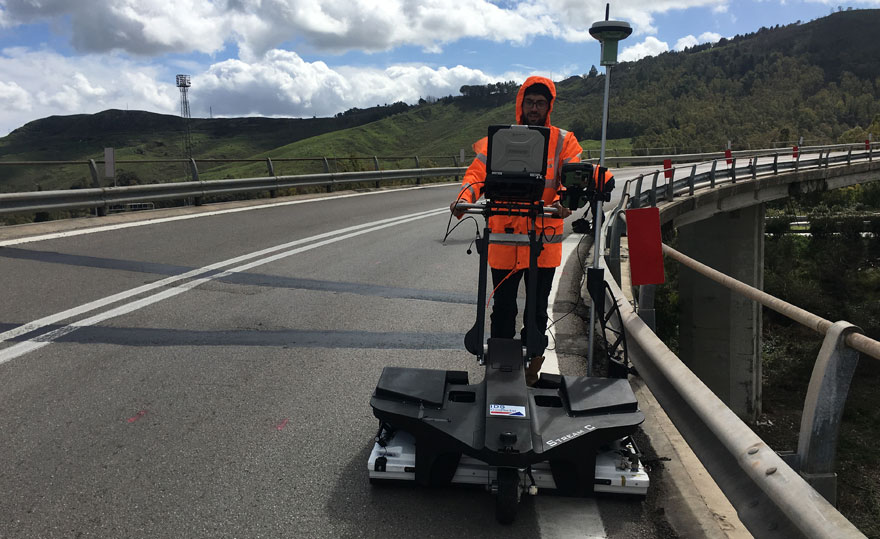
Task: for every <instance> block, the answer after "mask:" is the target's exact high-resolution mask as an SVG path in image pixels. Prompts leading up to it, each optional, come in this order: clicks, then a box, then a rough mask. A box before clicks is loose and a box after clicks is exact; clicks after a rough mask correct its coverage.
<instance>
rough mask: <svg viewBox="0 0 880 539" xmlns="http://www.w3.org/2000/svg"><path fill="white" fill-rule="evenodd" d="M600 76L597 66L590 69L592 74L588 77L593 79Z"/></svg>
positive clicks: (588, 74)
mask: <svg viewBox="0 0 880 539" xmlns="http://www.w3.org/2000/svg"><path fill="white" fill-rule="evenodd" d="M598 74H599V70H598V69H596V66H593V67H591V68H590V72H589V73H587V77H588V78H591V79H592V78H593V77H595V76H597V75H598Z"/></svg>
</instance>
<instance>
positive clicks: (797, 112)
mask: <svg viewBox="0 0 880 539" xmlns="http://www.w3.org/2000/svg"><path fill="white" fill-rule="evenodd" d="M877 28H880V10H853V11H841V12H838V13H834V14H832V15H829V16H827V17H824V18H821V19H817V20H815V21H811V22H809V23H804V24H801V23H795V24H791V25H788V26H783V27H774V28H761V29H759V30H758V31H756V32H754V33H751V34H747V35H743V36H736V37H734V38H732V39H722V40H721V41H719V42H718V43H715V44H704V45H699V46H696V47H692V48H690V49H687V50H685V51H681V52H667V53H664V54H661V55H658V56H655V57H650V58H644V59H642V60H640V61H638V62H628V63H622V64H620V65H618V66H615V67H614V68H613V69H612V70H611V89H612V95H611V103H610V118H609V130H608V136H609V139H613V143H614V144H616V145H617V146H620V147H633V148H636V149H640V148H653V149H654V151H655V152H661V153H663V152H671V151H678V152H681V151H696V150H705V151H708V150H719V149H722V148H724V147H726V145H727V141H728V140H730V141H731V142H732V143H733V145H734V148H747V147H766V146H768V145H770V144H774V143H776V144H781V145H784V144H791V143H793V142H794V141H797V140H798V139H799V138H800V137H804V139H805V141H806V142H807V143H811V142H836V141H858V140H863V139H864V138H865V137H866V136H867V134H868V132H872V133H873V136H874V137H875V140H880V101H878V100H877V96H878V95H880V40H877V39H876V33H877ZM514 89H515V85H513V86H511V85H510V84H509V83H499V84H492V85H486V86H485V87H479V86H468V87H464V88H463V89H462V91H463V93H464V94H465V95H462V96H457V97H452V96H448V97H445V98H441V99H439V100H437V101H436V102H431V103H428V102H424V101H423V102H420V104H418V105H414V106H408V105H406V104H404V103H395V104H394V105H391V106H385V107H373V108H371V109H365V110H359V109H352V110H350V111H346V112H345V113H342V114H338V115H336V117H333V118H312V119H270V118H231V119H222V118H218V119H194V120H192V124H191V129H192V137H193V141H194V147H195V155H196V157H197V158H217V159H233V158H252V157H253V158H261V159H264V158H266V157H271V158H274V159H280V158H301V157H321V156H328V157H352V156H374V155H378V156H391V155H396V156H416V155H418V156H436V157H437V160H436V162H437V164H442V165H449V164H452V159H451V156H452V155H456V154H458V152H459V150H460V149H461V148H465V149H469V148H470V145H471V144H472V143H473V142H474V141H475V140H477V139H478V138H480V137H481V136H483V135H484V134H485V132H486V127H487V126H488V125H490V124H493V123H508V122H512V121H513V120H514V110H513V101H514V94H513V93H512V91H513V90H514ZM557 89H558V93H559V95H558V98H557V101H556V103H554V109H553V122H554V124H556V125H559V126H560V127H565V128H567V129H570V130H572V131H574V132H575V133H576V134H577V135H578V138H579V139H580V140H581V141H582V144H583V145H584V146H585V147H596V146H597V145H598V143H597V142H595V141H597V140H598V139H599V138H600V135H601V119H602V109H601V106H602V96H603V91H604V75H597V74H595V73H593V74H586V75H584V76H576V77H571V78H569V79H566V80H564V81H561V82H559V83H558V84H557ZM182 132H183V124H182V120H181V119H180V118H178V117H175V116H168V115H159V114H152V113H147V112H141V111H120V110H109V111H104V112H102V113H98V114H93V115H76V116H63V117H62V116H53V117H50V118H44V119H41V120H36V121H34V122H30V123H29V124H27V125H25V126H23V127H21V128H19V129H16V130H15V131H13V132H12V133H10V134H9V135H8V136H6V137H3V138H0V160H4V161H10V160H25V159H34V160H66V159H69V160H82V159H88V158H95V159H101V158H102V156H103V148H104V147H106V146H112V147H114V148H117V159H118V160H120V159H147V158H179V157H181V156H182V154H183V150H182V148H183V144H182V138H181V135H182ZM407 159H411V157H407ZM406 163H409V161H406V162H401V166H410V165H407V164H406ZM413 164H414V163H413ZM204 166H205V168H206V169H205V170H204V171H203V172H204V174H203V177H204V178H206V179H211V178H221V177H242V176H252V175H265V174H266V169H265V165H264V164H254V165H240V164H228V165H227V164H217V166H215V167H214V168H212V169H210V170H208V169H207V165H204ZM335 166H339V167H346V168H349V169H351V168H358V167H364V166H366V165H364V163H363V162H361V163H357V162H354V161H352V162H351V163H344V164H341V165H340V164H339V163H336V164H335ZM383 166H388V165H387V164H383ZM130 168H132V170H133V172H132V173H131V174H132V176H131V181H133V182H149V181H162V180H167V179H169V178H176V177H183V176H184V171H183V169H182V167H181V166H180V165H173V166H171V165H169V166H165V165H151V166H146V165H144V166H137V167H130ZM134 168H136V169H137V170H134ZM14 169H17V170H13V167H0V191H3V190H24V189H27V190H29V189H33V188H35V187H36V186H37V185H39V186H40V187H41V188H44V189H45V188H58V187H67V186H71V185H75V184H76V183H77V182H79V184H80V185H86V184H87V183H88V182H89V181H90V180H88V174H87V171H84V170H83V168H82V167H78V168H76V167H59V168H53V169H47V168H46V167H39V168H34V167H30V168H25V167H14ZM305 170H306V169H305V168H304V166H299V165H295V164H284V165H279V166H278V167H276V172H277V173H279V174H292V173H298V172H302V171H305ZM200 171H202V166H200Z"/></svg>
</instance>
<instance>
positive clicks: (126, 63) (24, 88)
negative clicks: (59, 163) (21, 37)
mask: <svg viewBox="0 0 880 539" xmlns="http://www.w3.org/2000/svg"><path fill="white" fill-rule="evenodd" d="M160 77H162V73H160V70H159V69H157V68H156V67H154V66H152V65H150V64H146V63H135V62H133V61H131V60H126V59H122V58H118V57H114V56H102V57H98V56H82V57H74V58H69V57H65V56H62V55H60V54H57V53H54V52H50V51H43V50H40V51H32V50H28V49H26V48H22V47H14V48H8V49H4V50H2V51H0V136H2V135H5V134H6V132H8V131H9V130H11V129H14V128H16V127H20V126H21V125H23V124H25V123H27V122H28V121H31V120H33V119H34V118H36V117H45V116H51V115H55V114H81V113H95V112H100V111H102V110H106V109H109V108H119V109H125V108H127V107H128V106H129V105H130V106H131V108H138V109H145V110H151V111H154V112H161V113H170V114H174V113H176V109H177V103H178V97H177V95H176V91H177V89H176V88H175V87H174V85H173V84H171V82H169V83H159V82H157V81H158V80H159V78H160ZM2 81H7V82H5V83H4V82H2Z"/></svg>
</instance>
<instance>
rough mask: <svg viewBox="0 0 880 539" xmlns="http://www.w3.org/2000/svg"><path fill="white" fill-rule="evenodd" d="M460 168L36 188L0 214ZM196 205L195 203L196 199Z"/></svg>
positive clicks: (10, 198) (6, 201)
mask: <svg viewBox="0 0 880 539" xmlns="http://www.w3.org/2000/svg"><path fill="white" fill-rule="evenodd" d="M466 170H467V169H466V168H465V167H437V168H417V169H401V170H375V171H373V170H370V171H364V172H338V173H337V172H331V173H325V174H302V175H298V176H267V177H261V178H240V179H229V180H209V181H203V180H199V181H190V182H179V183H160V184H149V185H132V186H126V187H96V188H90V189H66V190H61V191H36V192H28V193H8V194H0V214H4V213H17V212H36V211H53V210H65V209H75V208H107V207H108V206H111V205H115V204H126V203H131V202H142V201H155V200H168V199H184V198H195V199H197V201H198V200H199V199H201V198H203V197H206V196H211V195H222V194H230V193H257V192H267V191H268V192H270V193H274V192H277V191H278V190H279V189H289V188H296V187H305V186H326V187H328V188H332V187H333V186H335V185H346V184H352V183H360V182H367V181H376V182H387V181H396V180H404V179H416V181H417V182H421V180H422V179H424V178H438V177H444V176H450V177H452V176H461V175H463V174H464V172H465V171H466ZM197 203H198V202H197Z"/></svg>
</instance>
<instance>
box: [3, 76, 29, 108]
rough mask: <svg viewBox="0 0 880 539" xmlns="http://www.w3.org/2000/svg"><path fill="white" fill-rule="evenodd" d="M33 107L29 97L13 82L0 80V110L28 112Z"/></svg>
mask: <svg viewBox="0 0 880 539" xmlns="http://www.w3.org/2000/svg"><path fill="white" fill-rule="evenodd" d="M32 107H33V104H32V103H31V96H30V95H29V94H28V93H27V91H26V90H25V89H24V88H22V87H21V86H19V85H18V84H16V83H15V82H9V83H6V82H3V81H2V80H0V110H4V109H8V110H23V111H29V110H31V108H32Z"/></svg>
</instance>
